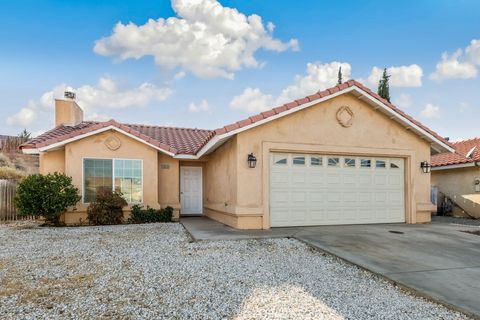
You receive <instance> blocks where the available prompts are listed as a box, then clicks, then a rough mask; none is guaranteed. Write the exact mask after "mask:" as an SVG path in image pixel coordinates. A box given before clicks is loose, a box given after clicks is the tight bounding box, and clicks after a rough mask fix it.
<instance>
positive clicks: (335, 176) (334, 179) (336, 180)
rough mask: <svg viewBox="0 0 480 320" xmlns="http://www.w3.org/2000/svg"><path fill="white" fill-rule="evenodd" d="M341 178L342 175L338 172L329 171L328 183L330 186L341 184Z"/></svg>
mask: <svg viewBox="0 0 480 320" xmlns="http://www.w3.org/2000/svg"><path fill="white" fill-rule="evenodd" d="M341 178H342V177H341V175H340V174H339V173H337V172H332V173H327V183H328V185H329V186H334V185H340V184H341V182H342V180H341Z"/></svg>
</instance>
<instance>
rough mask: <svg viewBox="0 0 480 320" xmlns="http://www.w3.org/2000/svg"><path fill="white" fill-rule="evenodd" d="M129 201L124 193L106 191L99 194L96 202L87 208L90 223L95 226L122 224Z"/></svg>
mask: <svg viewBox="0 0 480 320" xmlns="http://www.w3.org/2000/svg"><path fill="white" fill-rule="evenodd" d="M126 206H127V201H125V199H123V197H122V193H121V192H117V191H112V190H110V189H104V190H100V191H98V192H97V196H96V198H95V201H94V202H92V203H90V205H89V206H88V208H87V215H88V221H89V222H90V224H93V225H104V224H120V223H122V222H123V208H124V207H126Z"/></svg>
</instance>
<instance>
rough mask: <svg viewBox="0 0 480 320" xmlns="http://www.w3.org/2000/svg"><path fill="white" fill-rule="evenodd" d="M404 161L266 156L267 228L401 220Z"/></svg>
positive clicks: (379, 157)
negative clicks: (267, 181)
mask: <svg viewBox="0 0 480 320" xmlns="http://www.w3.org/2000/svg"><path fill="white" fill-rule="evenodd" d="M274 159H275V160H277V161H279V162H281V163H283V164H276V163H275V162H274ZM404 161H405V160H404V159H402V158H389V157H387V156H385V155H382V154H379V155H370V154H368V155H367V154H363V155H353V154H348V153H345V154H342V155H340V154H321V153H320V152H319V153H317V154H314V153H311V154H310V153H308V151H304V153H289V154H288V153H283V154H282V153H279V154H275V153H272V155H271V158H270V165H271V167H270V172H269V180H270V181H269V193H270V197H269V201H268V206H269V212H270V226H271V227H287V226H314V225H340V224H368V223H398V222H405V205H406V202H405V192H406V189H405V179H404V177H405V164H404ZM304 162H305V164H303V163H304Z"/></svg>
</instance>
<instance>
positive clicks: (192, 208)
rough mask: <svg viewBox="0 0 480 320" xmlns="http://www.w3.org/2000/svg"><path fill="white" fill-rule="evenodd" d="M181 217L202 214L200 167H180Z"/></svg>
mask: <svg viewBox="0 0 480 320" xmlns="http://www.w3.org/2000/svg"><path fill="white" fill-rule="evenodd" d="M180 203H181V206H182V209H181V213H182V215H189V214H192V215H197V214H203V195H202V167H180Z"/></svg>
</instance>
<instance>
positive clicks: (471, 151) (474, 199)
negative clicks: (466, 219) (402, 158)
mask: <svg viewBox="0 0 480 320" xmlns="http://www.w3.org/2000/svg"><path fill="white" fill-rule="evenodd" d="M452 146H453V147H454V148H455V152H454V153H441V154H437V155H434V156H432V186H434V187H436V188H438V191H439V193H440V194H441V196H442V197H443V196H446V197H448V198H449V199H451V200H452V201H453V202H454V204H455V206H454V207H453V215H467V216H473V217H475V218H480V138H473V139H468V140H463V141H458V142H454V143H452Z"/></svg>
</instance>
